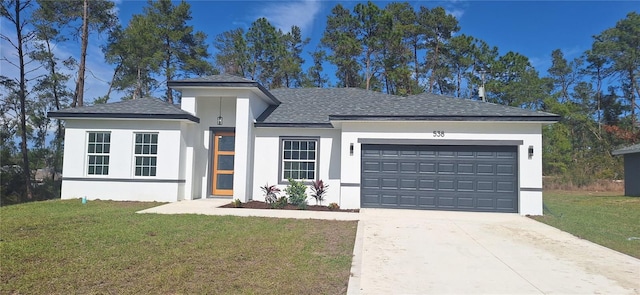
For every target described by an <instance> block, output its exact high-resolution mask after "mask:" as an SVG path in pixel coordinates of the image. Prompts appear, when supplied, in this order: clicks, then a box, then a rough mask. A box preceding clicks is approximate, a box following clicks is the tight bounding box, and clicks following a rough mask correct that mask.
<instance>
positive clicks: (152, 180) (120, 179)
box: [62, 177, 187, 183]
mask: <svg viewBox="0 0 640 295" xmlns="http://www.w3.org/2000/svg"><path fill="white" fill-rule="evenodd" d="M62 180H71V181H99V182H109V181H112V182H152V183H186V182H187V181H186V180H184V179H149V178H91V177H63V178H62Z"/></svg>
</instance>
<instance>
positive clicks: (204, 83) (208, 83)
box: [167, 81, 282, 104]
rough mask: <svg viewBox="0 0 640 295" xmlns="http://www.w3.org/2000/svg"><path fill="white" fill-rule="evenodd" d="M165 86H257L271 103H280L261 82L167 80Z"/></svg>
mask: <svg viewBox="0 0 640 295" xmlns="http://www.w3.org/2000/svg"><path fill="white" fill-rule="evenodd" d="M167 86H168V87H170V88H186V87H232V88H235V87H246V88H254V87H255V88H258V90H260V92H262V93H263V94H264V95H266V96H267V97H268V98H269V99H270V100H271V101H272V102H273V103H275V104H281V103H282V102H281V101H279V100H278V99H277V98H276V97H275V96H273V94H271V92H269V90H267V88H265V87H264V86H262V84H260V83H258V82H250V81H247V82H216V81H169V82H167Z"/></svg>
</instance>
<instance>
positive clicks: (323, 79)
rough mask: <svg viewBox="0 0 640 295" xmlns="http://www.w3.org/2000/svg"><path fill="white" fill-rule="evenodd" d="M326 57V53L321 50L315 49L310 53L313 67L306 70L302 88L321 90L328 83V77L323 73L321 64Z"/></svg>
mask: <svg viewBox="0 0 640 295" xmlns="http://www.w3.org/2000/svg"><path fill="white" fill-rule="evenodd" d="M326 56H327V53H326V52H325V51H324V50H322V49H316V50H315V51H313V52H311V57H312V58H313V65H312V66H311V67H309V68H308V69H307V74H306V75H305V78H304V81H303V83H302V86H303V87H318V88H322V87H324V86H325V85H326V84H327V83H328V82H329V77H327V75H326V74H324V73H323V67H322V64H323V62H324V60H325V58H326Z"/></svg>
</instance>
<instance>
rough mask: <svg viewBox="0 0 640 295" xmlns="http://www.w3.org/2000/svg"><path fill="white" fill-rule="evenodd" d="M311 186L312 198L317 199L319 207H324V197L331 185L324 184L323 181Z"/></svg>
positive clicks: (314, 182) (313, 182)
mask: <svg viewBox="0 0 640 295" xmlns="http://www.w3.org/2000/svg"><path fill="white" fill-rule="evenodd" d="M311 184H312V186H311V197H313V198H314V199H316V205H318V203H320V205H322V201H324V197H325V195H326V194H327V189H328V188H329V185H326V184H324V182H323V181H322V179H320V180H318V181H312V182H311Z"/></svg>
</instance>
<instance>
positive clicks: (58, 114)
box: [47, 98, 200, 123]
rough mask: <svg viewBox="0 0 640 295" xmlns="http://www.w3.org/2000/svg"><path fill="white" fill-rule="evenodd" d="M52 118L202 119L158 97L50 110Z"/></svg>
mask: <svg viewBox="0 0 640 295" xmlns="http://www.w3.org/2000/svg"><path fill="white" fill-rule="evenodd" d="M47 115H48V116H49V117H51V118H122V119H160V120H188V121H191V122H196V123H199V122H200V119H199V118H198V117H196V116H194V115H192V114H191V113H189V112H186V111H184V110H182V109H180V108H179V107H177V106H175V105H172V104H170V103H167V102H164V101H162V100H159V99H156V98H140V99H131V100H123V101H119V102H113V103H105V104H96V105H92V106H83V107H77V108H68V109H63V110H59V111H54V112H49V113H48V114H47Z"/></svg>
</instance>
